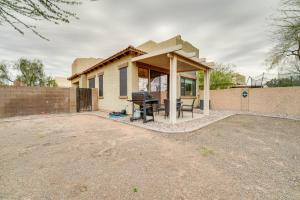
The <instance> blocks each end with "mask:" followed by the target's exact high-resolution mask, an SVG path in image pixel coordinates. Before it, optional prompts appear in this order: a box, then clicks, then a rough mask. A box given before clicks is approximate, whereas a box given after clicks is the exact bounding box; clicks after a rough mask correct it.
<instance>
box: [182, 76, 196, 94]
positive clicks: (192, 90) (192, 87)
mask: <svg viewBox="0 0 300 200" xmlns="http://www.w3.org/2000/svg"><path fill="white" fill-rule="evenodd" d="M181 96H196V80H195V79H191V78H185V77H181Z"/></svg>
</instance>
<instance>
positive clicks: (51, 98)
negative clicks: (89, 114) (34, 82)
mask: <svg viewBox="0 0 300 200" xmlns="http://www.w3.org/2000/svg"><path fill="white" fill-rule="evenodd" d="M63 112H76V88H45V87H12V86H6V87H0V117H12V116H17V115H32V114H43V113H63Z"/></svg>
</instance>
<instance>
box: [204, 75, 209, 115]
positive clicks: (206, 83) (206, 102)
mask: <svg viewBox="0 0 300 200" xmlns="http://www.w3.org/2000/svg"><path fill="white" fill-rule="evenodd" d="M209 79H210V70H209V69H207V70H205V71H204V109H203V111H204V115H209V88H210V87H209V85H210V84H209V83H210V80H209Z"/></svg>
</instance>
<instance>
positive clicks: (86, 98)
mask: <svg viewBox="0 0 300 200" xmlns="http://www.w3.org/2000/svg"><path fill="white" fill-rule="evenodd" d="M76 105H77V112H80V111H92V89H91V88H77V89H76Z"/></svg>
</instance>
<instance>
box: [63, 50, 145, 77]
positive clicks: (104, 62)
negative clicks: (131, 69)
mask: <svg viewBox="0 0 300 200" xmlns="http://www.w3.org/2000/svg"><path fill="white" fill-rule="evenodd" d="M129 54H134V55H143V54H145V52H143V51H141V50H139V49H136V48H134V47H133V46H128V47H127V48H126V49H123V50H122V51H119V52H117V53H116V54H114V55H112V56H110V57H108V58H106V59H104V60H102V61H100V62H99V63H97V64H95V65H93V66H91V67H90V68H88V69H86V70H84V71H82V72H81V73H76V74H73V75H72V76H70V77H69V78H68V80H70V81H71V80H73V79H75V78H76V77H79V76H80V75H82V74H87V73H89V72H92V71H94V70H96V69H98V68H100V67H103V66H104V65H107V64H109V63H111V62H114V61H116V60H118V59H120V58H122V57H124V56H126V55H129Z"/></svg>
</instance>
